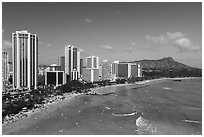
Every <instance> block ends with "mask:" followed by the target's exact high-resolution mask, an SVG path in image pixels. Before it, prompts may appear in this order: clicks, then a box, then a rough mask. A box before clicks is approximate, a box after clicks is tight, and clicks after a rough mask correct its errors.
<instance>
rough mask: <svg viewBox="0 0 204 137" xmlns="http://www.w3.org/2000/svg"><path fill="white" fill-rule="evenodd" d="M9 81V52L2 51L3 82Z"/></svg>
mask: <svg viewBox="0 0 204 137" xmlns="http://www.w3.org/2000/svg"><path fill="white" fill-rule="evenodd" d="M8 79H9V63H8V52H5V51H2V82H3V83H4V82H6V81H8Z"/></svg>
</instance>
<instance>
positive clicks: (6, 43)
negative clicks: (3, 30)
mask: <svg viewBox="0 0 204 137" xmlns="http://www.w3.org/2000/svg"><path fill="white" fill-rule="evenodd" d="M11 47H12V43H11V42H10V41H7V40H2V49H8V48H11Z"/></svg>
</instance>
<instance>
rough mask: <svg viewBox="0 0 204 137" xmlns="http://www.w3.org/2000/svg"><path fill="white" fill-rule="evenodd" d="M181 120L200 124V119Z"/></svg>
mask: <svg viewBox="0 0 204 137" xmlns="http://www.w3.org/2000/svg"><path fill="white" fill-rule="evenodd" d="M182 121H183V122H188V123H196V124H202V122H200V121H195V120H187V119H186V120H182Z"/></svg>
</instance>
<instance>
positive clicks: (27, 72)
mask: <svg viewBox="0 0 204 137" xmlns="http://www.w3.org/2000/svg"><path fill="white" fill-rule="evenodd" d="M12 62H13V88H14V89H19V88H24V87H27V88H29V89H36V88H37V81H38V79H37V75H38V37H37V35H36V34H31V33H29V32H28V31H27V30H22V31H16V32H15V33H12Z"/></svg>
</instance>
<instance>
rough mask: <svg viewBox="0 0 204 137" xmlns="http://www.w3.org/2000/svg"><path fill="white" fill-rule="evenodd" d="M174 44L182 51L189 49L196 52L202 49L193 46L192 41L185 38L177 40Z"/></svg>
mask: <svg viewBox="0 0 204 137" xmlns="http://www.w3.org/2000/svg"><path fill="white" fill-rule="evenodd" d="M174 44H175V45H177V46H179V48H180V49H181V50H182V49H184V50H185V49H188V50H193V51H196V50H200V47H199V46H198V45H193V43H192V41H191V40H189V39H187V38H185V37H183V38H180V39H176V40H175V41H174Z"/></svg>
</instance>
